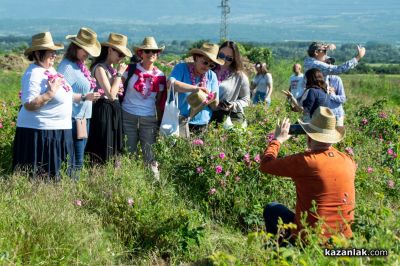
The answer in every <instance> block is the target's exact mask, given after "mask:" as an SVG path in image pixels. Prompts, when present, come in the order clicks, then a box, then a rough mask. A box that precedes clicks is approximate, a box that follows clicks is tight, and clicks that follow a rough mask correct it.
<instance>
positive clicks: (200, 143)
mask: <svg viewBox="0 0 400 266" xmlns="http://www.w3.org/2000/svg"><path fill="white" fill-rule="evenodd" d="M192 144H193V145H197V146H202V145H203V144H204V142H203V141H202V140H201V139H195V140H193V141H192Z"/></svg>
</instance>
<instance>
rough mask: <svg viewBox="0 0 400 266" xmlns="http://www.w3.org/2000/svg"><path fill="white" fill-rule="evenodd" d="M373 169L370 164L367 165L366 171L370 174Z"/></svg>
mask: <svg viewBox="0 0 400 266" xmlns="http://www.w3.org/2000/svg"><path fill="white" fill-rule="evenodd" d="M373 171H374V169H373V168H372V167H371V166H368V169H367V172H368V174H371V173H372V172H373Z"/></svg>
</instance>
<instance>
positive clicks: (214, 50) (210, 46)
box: [189, 42, 225, 65]
mask: <svg viewBox="0 0 400 266" xmlns="http://www.w3.org/2000/svg"><path fill="white" fill-rule="evenodd" d="M218 51H219V46H218V45H217V44H214V43H207V42H206V43H203V45H202V46H201V47H200V48H193V49H192V50H190V51H189V53H190V54H191V55H194V54H199V55H203V56H205V57H207V58H208V59H210V60H211V61H213V62H214V63H217V64H218V65H223V64H225V61H224V60H222V59H219V58H218Z"/></svg>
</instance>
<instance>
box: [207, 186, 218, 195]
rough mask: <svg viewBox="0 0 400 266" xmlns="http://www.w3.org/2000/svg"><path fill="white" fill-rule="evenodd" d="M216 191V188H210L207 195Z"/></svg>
mask: <svg viewBox="0 0 400 266" xmlns="http://www.w3.org/2000/svg"><path fill="white" fill-rule="evenodd" d="M216 192H217V190H216V189H215V188H212V189H210V191H208V195H213V194H215V193H216Z"/></svg>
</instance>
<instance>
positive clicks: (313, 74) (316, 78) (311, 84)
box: [305, 68, 327, 92]
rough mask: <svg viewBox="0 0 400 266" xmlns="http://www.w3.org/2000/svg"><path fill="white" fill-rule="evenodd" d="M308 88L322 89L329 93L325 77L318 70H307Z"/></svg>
mask: <svg viewBox="0 0 400 266" xmlns="http://www.w3.org/2000/svg"><path fill="white" fill-rule="evenodd" d="M305 76H306V80H307V83H306V88H307V89H309V88H320V89H323V90H324V91H325V92H326V91H327V86H326V83H325V77H324V75H323V74H322V72H321V71H320V70H319V69H318V68H311V69H309V70H307V72H306V74H305Z"/></svg>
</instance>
